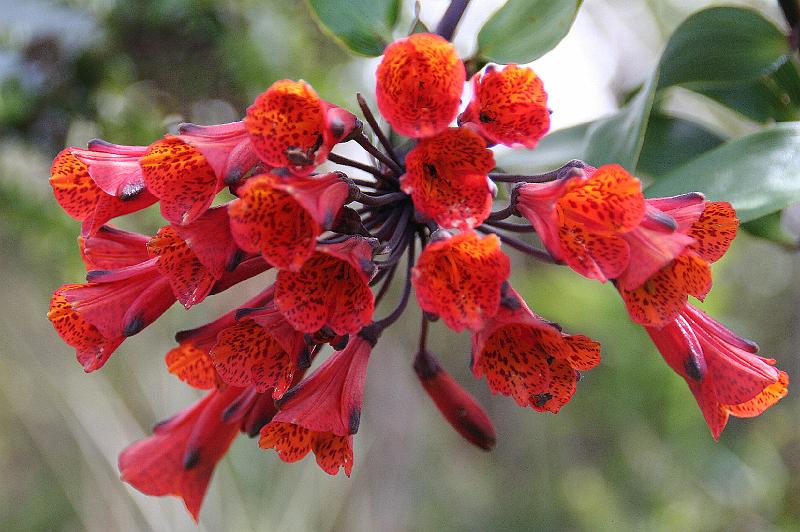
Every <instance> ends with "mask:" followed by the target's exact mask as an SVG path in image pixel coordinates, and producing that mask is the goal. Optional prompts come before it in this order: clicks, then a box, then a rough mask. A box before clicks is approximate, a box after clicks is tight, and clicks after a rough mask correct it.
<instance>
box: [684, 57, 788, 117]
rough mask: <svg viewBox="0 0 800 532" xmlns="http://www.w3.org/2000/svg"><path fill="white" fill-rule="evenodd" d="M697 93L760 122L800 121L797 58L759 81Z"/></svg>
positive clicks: (702, 89) (710, 88) (698, 90)
mask: <svg viewBox="0 0 800 532" xmlns="http://www.w3.org/2000/svg"><path fill="white" fill-rule="evenodd" d="M693 90H695V91H696V92H699V93H700V94H703V95H705V96H707V97H709V98H711V99H713V100H716V101H717V102H719V103H721V104H722V105H725V106H727V107H730V108H731V109H733V110H734V111H737V112H739V113H741V114H743V115H744V116H746V117H748V118H750V119H751V120H755V121H756V122H768V121H770V120H775V121H777V122H790V121H793V120H800V63H798V61H797V59H796V58H791V59H790V60H788V61H786V62H785V63H784V64H782V65H781V66H780V67H779V68H778V69H777V70H776V71H775V72H772V73H771V74H770V75H768V76H762V77H760V78H758V79H757V80H755V81H746V82H743V83H737V84H732V85H728V86H717V87H697V88H694V89H693Z"/></svg>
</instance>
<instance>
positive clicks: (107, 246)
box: [78, 225, 150, 271]
mask: <svg viewBox="0 0 800 532" xmlns="http://www.w3.org/2000/svg"><path fill="white" fill-rule="evenodd" d="M148 240H149V239H148V238H147V237H146V236H144V235H140V234H139V233H132V232H130V231H123V230H122V229H117V228H116V227H111V226H110V225H104V226H102V227H100V228H99V229H98V230H97V233H96V234H94V235H93V236H91V237H86V236H81V237H78V246H79V247H80V251H81V258H82V259H83V263H84V264H85V265H86V270H87V271H90V270H116V269H117V268H124V267H125V266H133V265H134V264H139V263H140V262H144V261H146V260H147V259H149V258H150V257H149V255H148V254H147V241H148Z"/></svg>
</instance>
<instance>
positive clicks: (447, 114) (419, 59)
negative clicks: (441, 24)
mask: <svg viewBox="0 0 800 532" xmlns="http://www.w3.org/2000/svg"><path fill="white" fill-rule="evenodd" d="M377 78H378V80H377V86H376V88H375V92H376V95H377V99H378V109H380V112H381V114H382V115H383V116H384V118H386V120H388V122H389V123H390V124H391V125H392V127H393V128H394V129H395V130H396V131H397V132H398V133H400V134H401V135H405V136H406V137H411V138H421V137H429V136H431V135H434V134H436V133H438V132H440V131H442V130H443V129H445V128H446V127H447V126H448V125H449V124H450V123H451V122H452V121H453V119H455V117H456V115H457V114H458V106H459V105H460V103H461V93H462V92H463V90H464V81H465V80H466V70H465V69H464V63H462V62H461V59H459V57H458V54H457V53H456V49H455V47H454V46H453V45H452V44H450V43H449V42H448V41H447V40H446V39H443V38H442V37H440V36H438V35H433V34H430V33H416V34H413V35H409V36H408V37H406V38H405V39H400V40H397V41H395V42H393V43H392V44H390V45H389V46H387V47H386V50H385V51H384V55H383V59H382V60H381V63H380V65H378V70H377Z"/></svg>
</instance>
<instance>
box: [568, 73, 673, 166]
mask: <svg viewBox="0 0 800 532" xmlns="http://www.w3.org/2000/svg"><path fill="white" fill-rule="evenodd" d="M656 82H657V77H656V76H655V75H654V76H653V77H651V78H650V80H649V81H648V82H647V84H646V85H645V86H644V87H643V88H642V90H641V91H639V93H638V94H637V95H636V96H635V97H634V98H633V99H632V100H631V101H630V102H628V104H627V105H626V106H625V107H623V108H622V109H621V110H620V111H619V112H617V113H616V114H614V115H611V116H610V117H608V118H604V119H601V120H598V121H597V122H594V123H593V124H592V125H591V126H590V127H589V131H588V132H587V134H586V147H585V149H584V154H583V155H584V160H585V161H586V162H587V163H589V164H591V165H594V166H600V165H601V164H607V163H618V164H620V165H622V166H623V167H624V168H626V169H627V170H629V171H631V172H632V171H634V170H635V169H636V164H637V162H638V160H639V153H640V152H641V149H642V144H643V143H644V135H645V131H646V130H647V122H648V120H649V119H650V110H651V109H652V107H653V99H654V97H655V92H656V91H655V86H656Z"/></svg>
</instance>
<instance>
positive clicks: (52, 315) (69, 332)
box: [47, 258, 175, 372]
mask: <svg viewBox="0 0 800 532" xmlns="http://www.w3.org/2000/svg"><path fill="white" fill-rule="evenodd" d="M157 261H158V259H157V258H156V259H150V260H147V261H145V262H142V263H139V264H135V265H133V266H126V267H123V268H119V269H115V270H93V271H91V272H89V275H87V279H88V280H89V282H88V283H86V284H67V285H63V286H61V287H60V288H59V289H58V290H56V291H55V293H54V294H53V297H52V299H51V301H50V311H49V312H48V313H47V318H48V319H49V320H50V322H51V323H52V324H53V327H55V329H56V331H57V332H58V334H59V336H61V339H62V340H64V341H65V342H66V343H67V344H69V345H71V346H72V347H74V348H75V351H76V354H77V358H78V362H80V363H81V365H82V366H83V368H84V370H85V371H87V372H89V371H94V370H97V369H100V368H101V367H102V366H103V365H104V364H105V363H106V361H107V360H108V358H109V357H110V356H111V354H112V353H113V352H114V350H115V349H116V348H117V347H119V345H120V344H121V343H122V341H123V340H124V339H125V338H126V337H128V336H132V335H134V334H136V333H138V332H139V331H141V330H142V329H143V328H145V327H146V326H147V325H149V324H150V323H152V322H153V321H154V320H155V319H156V318H158V317H159V316H160V315H161V314H163V313H164V312H165V311H166V310H167V309H168V308H169V307H170V306H172V303H174V302H175V296H174V295H173V294H172V290H171V289H170V286H169V281H168V280H167V278H166V277H164V276H163V275H162V274H161V272H160V271H159V270H158V267H157V266H156V262H157Z"/></svg>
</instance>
